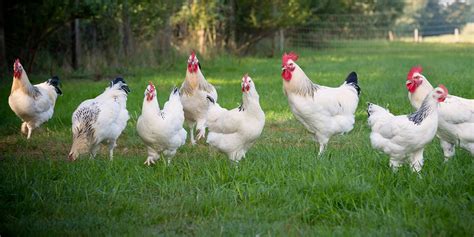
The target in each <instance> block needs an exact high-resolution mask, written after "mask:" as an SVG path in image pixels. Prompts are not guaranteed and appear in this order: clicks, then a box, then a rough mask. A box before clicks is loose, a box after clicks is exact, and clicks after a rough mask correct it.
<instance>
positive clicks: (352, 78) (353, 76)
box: [346, 72, 360, 95]
mask: <svg viewBox="0 0 474 237" xmlns="http://www.w3.org/2000/svg"><path fill="white" fill-rule="evenodd" d="M346 84H348V85H351V86H353V87H354V88H355V89H356V90H357V95H360V87H359V80H358V79H357V73H356V72H351V73H349V75H347V78H346Z"/></svg>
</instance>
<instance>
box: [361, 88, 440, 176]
mask: <svg viewBox="0 0 474 237" xmlns="http://www.w3.org/2000/svg"><path fill="white" fill-rule="evenodd" d="M446 96H448V90H447V89H446V87H444V86H443V85H439V87H437V88H435V89H434V90H432V91H431V92H430V93H429V94H428V95H427V96H426V97H425V99H424V100H423V102H422V104H421V106H420V108H419V109H418V110H417V111H416V112H414V113H412V114H410V115H398V116H395V115H393V114H391V113H390V112H389V111H388V110H386V109H384V108H382V107H380V106H378V105H375V104H371V103H368V108H367V113H368V116H369V119H368V123H369V126H370V128H371V129H372V132H371V133H370V141H371V143H372V147H374V148H375V149H379V150H381V151H383V152H385V153H386V154H388V155H389V156H390V166H391V167H392V168H393V169H394V170H396V169H397V168H398V167H400V166H401V165H402V164H403V163H404V162H406V161H407V162H409V163H410V164H411V167H412V169H413V170H414V171H416V172H419V171H420V170H421V168H422V167H423V149H424V148H425V145H426V144H428V143H429V142H431V140H433V138H434V136H435V134H436V130H437V127H438V104H439V102H442V101H444V100H445V99H446ZM407 157H408V158H409V159H408V160H406V158H407Z"/></svg>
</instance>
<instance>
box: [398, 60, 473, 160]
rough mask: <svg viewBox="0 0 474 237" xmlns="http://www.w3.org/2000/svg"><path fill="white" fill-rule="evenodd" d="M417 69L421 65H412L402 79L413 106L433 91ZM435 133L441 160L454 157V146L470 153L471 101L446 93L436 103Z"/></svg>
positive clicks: (471, 137) (471, 148)
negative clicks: (405, 77) (442, 99)
mask: <svg viewBox="0 0 474 237" xmlns="http://www.w3.org/2000/svg"><path fill="white" fill-rule="evenodd" d="M421 72H422V68H421V67H413V68H412V69H411V70H410V72H409V73H408V75H407V81H406V87H407V90H408V99H409V100H410V103H411V105H412V106H413V107H414V108H415V109H418V108H420V106H421V104H422V102H423V97H426V95H428V94H429V93H430V92H431V91H432V90H433V86H432V85H431V84H430V82H429V81H428V80H427V79H426V78H425V77H424V76H423V75H422V74H421ZM437 136H438V137H439V139H440V141H441V147H442V148H443V153H444V157H445V160H449V158H451V157H453V156H454V153H455V146H456V145H458V146H460V147H462V148H464V149H466V150H467V151H469V152H470V153H471V155H472V156H474V100H473V99H465V98H461V97H457V96H454V95H448V97H447V98H446V100H445V101H444V102H443V103H440V105H439V121H438V132H437Z"/></svg>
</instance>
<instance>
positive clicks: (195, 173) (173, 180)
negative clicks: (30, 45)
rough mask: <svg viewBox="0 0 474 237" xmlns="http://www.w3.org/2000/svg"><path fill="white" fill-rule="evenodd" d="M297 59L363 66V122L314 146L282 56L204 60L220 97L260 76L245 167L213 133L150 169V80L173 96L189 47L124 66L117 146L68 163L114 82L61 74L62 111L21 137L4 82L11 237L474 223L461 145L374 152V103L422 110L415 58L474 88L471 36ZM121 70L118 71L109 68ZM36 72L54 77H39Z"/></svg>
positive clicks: (334, 66)
mask: <svg viewBox="0 0 474 237" xmlns="http://www.w3.org/2000/svg"><path fill="white" fill-rule="evenodd" d="M297 52H298V53H299V54H300V60H299V61H298V63H299V65H300V66H301V67H302V68H303V70H304V71H305V72H306V73H307V75H308V76H309V77H310V78H311V79H312V80H313V81H314V82H316V83H319V84H323V85H328V86H338V85H340V84H341V83H342V82H343V80H344V79H345V77H346V75H347V74H348V73H349V72H350V71H352V70H354V71H357V73H358V74H359V83H360V86H361V88H362V94H361V100H360V102H359V108H358V110H357V114H356V124H355V128H354V129H353V130H352V131H351V132H350V133H348V134H346V135H343V136H336V137H334V138H333V139H332V140H331V141H330V143H329V147H328V150H327V153H326V154H325V156H324V157H322V158H317V157H316V151H317V146H316V145H315V143H314V142H313V141H312V139H311V136H310V134H308V133H307V132H306V130H305V129H304V128H303V126H302V125H301V124H300V123H299V122H297V121H296V120H295V119H294V118H293V116H292V114H291V113H290V111H289V108H288V103H287V99H286V98H285V96H284V95H283V92H282V82H281V80H282V79H281V77H280V72H281V70H280V65H281V59H280V58H279V57H278V58H253V57H244V58H235V57H224V56H222V57H220V58H216V59H212V60H211V59H205V58H201V59H200V62H201V65H202V68H203V72H204V75H205V76H206V78H207V79H208V80H209V81H210V82H211V83H213V84H214V85H215V86H216V88H217V91H218V93H219V102H220V104H221V105H222V106H224V107H227V108H230V107H236V106H237V104H238V103H239V102H240V96H241V92H240V79H241V77H242V75H243V74H244V73H246V72H248V73H249V74H250V76H251V77H252V78H253V79H254V81H255V83H256V86H257V90H258V91H259V93H260V98H261V101H260V102H261V104H262V107H263V109H264V111H265V113H266V118H267V120H266V125H265V129H264V131H263V134H262V136H261V138H260V139H259V140H258V142H257V143H256V144H255V146H254V147H253V148H252V149H251V150H250V151H249V152H248V153H247V158H246V159H245V160H243V161H241V163H239V165H238V166H236V165H233V164H231V163H230V162H229V161H228V159H227V158H226V156H224V155H223V154H220V153H218V152H216V151H214V150H212V149H210V148H209V147H208V146H207V145H205V144H204V143H203V142H202V141H201V142H200V144H198V145H197V146H194V147H192V146H190V145H189V144H186V145H185V146H183V147H182V148H180V149H179V150H178V153H177V155H176V157H175V158H174V160H173V162H172V163H171V165H169V166H167V165H166V164H165V163H163V162H161V163H159V164H157V165H155V166H153V167H146V166H144V165H143V162H144V161H145V158H146V151H145V147H144V145H143V144H142V142H141V140H140V138H139V137H138V135H137V133H136V131H135V125H136V120H137V117H138V116H139V114H140V111H141V105H142V100H143V92H144V89H145V86H146V83H147V82H148V81H153V82H154V83H155V85H157V90H158V98H159V101H160V104H163V103H164V102H165V101H166V100H167V97H168V95H169V92H170V90H171V88H172V86H173V85H180V84H181V82H182V80H183V79H184V75H185V68H186V66H185V62H186V57H183V59H182V60H180V61H179V63H177V64H176V65H174V66H171V67H169V68H158V69H136V70H131V71H130V72H129V73H126V74H125V75H124V77H125V79H126V81H127V82H128V84H129V85H130V88H131V89H132V93H130V95H129V98H128V102H127V107H128V110H129V112H130V115H131V119H130V120H129V122H128V126H127V128H126V130H125V131H124V133H123V134H122V136H121V137H120V139H119V141H118V147H117V148H116V150H115V154H116V156H115V160H114V161H109V160H108V158H107V155H106V154H107V152H106V150H105V149H103V150H102V152H101V154H100V155H99V156H98V157H97V158H96V159H95V160H91V159H89V158H88V157H87V156H85V157H82V159H79V160H78V161H76V162H74V163H71V162H68V161H67V160H66V157H67V154H68V152H69V149H70V145H71V140H72V137H71V131H70V126H71V114H72V112H73V111H74V110H75V108H76V107H77V106H78V105H79V103H80V102H81V101H83V100H85V99H88V98H91V97H94V96H96V95H97V94H99V93H101V92H102V91H103V89H104V88H105V87H106V86H107V85H108V81H105V80H102V81H92V80H84V79H82V80H78V79H70V78H64V77H61V75H59V76H60V77H61V79H62V80H63V92H64V96H62V97H60V98H59V99H58V101H57V104H56V110H55V114H54V116H53V118H52V119H51V120H50V121H49V122H47V123H46V124H44V125H43V126H42V128H41V129H38V130H36V131H34V132H33V136H32V139H31V140H26V138H25V136H23V135H20V133H19V130H20V120H19V119H18V118H16V117H15V115H14V114H13V112H12V111H11V110H10V108H9V106H8V103H7V101H8V100H7V98H8V95H9V92H10V86H11V80H12V79H11V78H10V77H8V78H4V79H5V80H4V82H3V83H2V85H1V88H0V98H1V100H0V104H1V106H0V121H1V123H0V235H2V236H8V235H17V234H21V235H48V236H51V235H54V236H55V235H65V234H66V235H116V234H119V235H137V236H139V235H204V236H229V235H231V236H232V235H245V236H251V235H252V236H255V235H277V236H281V235H291V236H295V235H349V236H352V235H357V236H367V235H394V236H400V235H411V236H414V235H421V236H427V235H440V236H453V235H455V236H473V234H474V162H473V158H472V157H470V155H469V154H468V153H467V152H466V151H464V150H460V149H458V150H457V152H456V156H455V157H454V159H453V160H451V161H450V162H448V163H444V162H443V155H442V151H441V148H440V146H439V142H438V139H435V140H434V141H433V142H432V143H431V144H430V145H429V146H428V147H427V148H426V149H425V166H424V168H423V170H422V172H421V174H420V176H418V175H416V174H414V173H412V172H411V171H410V169H409V168H408V167H403V168H402V169H401V170H399V172H398V173H393V172H392V171H391V169H390V168H389V167H388V157H387V156H386V155H384V154H381V153H378V152H376V151H375V150H373V149H372V148H371V146H370V142H369V128H368V126H367V115H366V112H365V109H366V102H368V101H370V102H374V103H377V104H379V105H382V106H388V107H389V108H390V110H391V111H392V112H394V113H396V114H402V113H403V114H406V113H410V112H412V109H411V107H410V104H409V102H408V98H407V91H406V89H405V78H406V74H407V72H408V70H409V69H410V67H411V66H414V65H418V64H420V65H422V66H423V67H424V75H425V76H427V78H428V79H429V80H430V81H431V83H432V84H433V85H437V84H439V83H444V84H445V85H446V86H447V88H448V89H449V90H450V93H452V94H455V95H459V96H464V97H470V98H474V86H473V84H474V76H473V75H474V46H473V45H463V44H456V45H446V44H418V45H415V44H404V43H393V44H387V43H377V44H373V45H367V47H364V48H353V47H351V46H350V45H348V46H347V47H341V48H338V49H326V50H323V51H303V50H299V51H297ZM110 76H111V77H112V76H114V75H110ZM30 79H31V80H33V81H34V82H40V81H42V80H44V79H46V77H42V76H39V75H30Z"/></svg>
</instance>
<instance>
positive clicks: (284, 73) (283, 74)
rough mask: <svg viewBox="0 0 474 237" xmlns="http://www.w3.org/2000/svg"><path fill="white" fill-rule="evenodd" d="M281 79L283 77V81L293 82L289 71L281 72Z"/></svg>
mask: <svg viewBox="0 0 474 237" xmlns="http://www.w3.org/2000/svg"><path fill="white" fill-rule="evenodd" d="M281 77H283V79H285V80H286V81H290V80H291V72H290V71H289V70H283V71H282V72H281Z"/></svg>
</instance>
